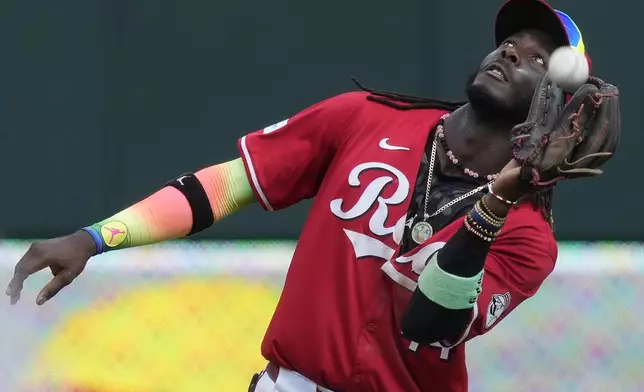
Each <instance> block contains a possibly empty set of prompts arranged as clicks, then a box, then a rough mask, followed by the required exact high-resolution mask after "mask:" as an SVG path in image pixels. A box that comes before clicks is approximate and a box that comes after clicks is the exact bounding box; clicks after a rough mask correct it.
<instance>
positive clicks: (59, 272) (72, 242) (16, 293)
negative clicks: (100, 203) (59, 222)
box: [6, 231, 96, 305]
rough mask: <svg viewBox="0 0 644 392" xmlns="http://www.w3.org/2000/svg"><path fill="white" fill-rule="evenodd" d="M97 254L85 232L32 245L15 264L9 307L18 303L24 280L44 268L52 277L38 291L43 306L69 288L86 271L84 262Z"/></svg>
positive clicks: (94, 246) (94, 245) (39, 303)
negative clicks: (47, 269)
mask: <svg viewBox="0 0 644 392" xmlns="http://www.w3.org/2000/svg"><path fill="white" fill-rule="evenodd" d="M94 254H96V244H95V243H94V240H93V239H92V237H91V236H90V235H89V234H88V233H87V232H85V231H78V232H76V233H74V234H71V235H69V236H65V237H59V238H54V239H50V240H46V241H39V242H35V243H34V244H32V245H31V246H30V247H29V250H27V253H25V254H24V256H22V258H21V259H20V261H18V264H16V267H15V270H14V274H13V278H12V279H11V282H9V286H8V287H7V291H6V294H7V295H8V296H9V297H10V302H11V304H12V305H14V304H16V303H17V302H18V300H19V299H20V292H21V291H22V286H23V284H24V282H25V280H26V279H27V278H28V277H29V276H31V275H33V274H35V273H36V272H38V271H40V270H43V269H45V268H47V267H49V269H50V270H51V273H52V274H53V275H54V277H53V278H52V279H51V281H49V283H47V285H45V287H44V288H43V289H42V290H41V291H40V293H39V294H38V297H37V299H36V303H37V304H38V305H42V304H44V303H45V302H47V301H48V300H49V299H50V298H52V297H53V296H55V295H56V294H58V292H59V291H60V290H62V289H63V288H64V287H65V286H67V285H69V284H70V283H71V282H72V281H73V280H74V279H75V278H76V277H77V276H78V275H80V273H81V272H83V270H84V269H85V266H86V265H87V261H88V260H89V258H90V257H92V256H93V255H94Z"/></svg>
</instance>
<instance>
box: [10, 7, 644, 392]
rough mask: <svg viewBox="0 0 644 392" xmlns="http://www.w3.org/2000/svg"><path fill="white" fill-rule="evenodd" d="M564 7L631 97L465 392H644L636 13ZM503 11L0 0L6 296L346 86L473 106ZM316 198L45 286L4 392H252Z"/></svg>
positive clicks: (558, 207)
mask: <svg viewBox="0 0 644 392" xmlns="http://www.w3.org/2000/svg"><path fill="white" fill-rule="evenodd" d="M551 3H552V4H553V6H555V7H556V8H559V9H561V10H563V11H565V12H567V13H568V14H569V15H571V16H572V17H573V18H574V19H575V21H576V22H577V24H578V25H579V27H580V28H581V30H582V32H583V33H584V40H585V43H586V47H587V49H588V51H589V53H590V55H591V57H592V58H593V64H594V74H596V75H597V76H599V77H601V78H604V79H605V80H607V81H609V82H611V83H613V84H615V85H617V86H618V87H619V88H620V91H621V108H622V140H621V143H620V148H619V151H618V155H617V156H616V157H615V158H614V159H613V160H612V161H611V162H610V163H609V164H608V165H607V166H606V170H605V171H606V175H605V176H602V177H601V178H598V179H592V180H579V181H575V182H574V183H564V184H562V185H561V186H559V187H558V190H557V193H556V197H555V220H556V224H557V231H556V236H557V239H558V241H560V258H559V260H558V266H557V269H556V270H555V272H554V273H553V275H552V276H551V277H550V278H549V279H548V281H547V282H546V283H545V284H544V286H543V288H542V289H541V291H540V292H539V294H538V295H537V296H536V297H535V298H534V299H532V300H530V301H528V302H526V303H525V304H524V305H522V306H521V307H520V308H519V309H518V310H517V311H516V313H514V314H513V315H511V316H510V317H508V318H507V319H506V320H505V321H504V322H503V323H501V324H500V325H499V326H498V327H497V328H495V329H494V330H493V331H492V332H490V333H489V334H487V335H485V337H483V338H480V339H476V340H474V341H472V342H471V343H469V344H468V367H469V369H470V380H471V391H473V392H483V391H495V392H505V391H508V392H510V391H526V392H529V391H535V392H536V391H584V392H590V391H597V392H621V391H624V392H637V391H644V374H643V373H642V372H641V370H640V369H641V365H642V363H643V362H644V327H643V326H642V322H641V320H642V314H644V305H642V301H641V297H642V296H644V247H643V242H642V241H644V227H643V225H642V221H643V219H642V218H644V213H643V212H642V207H641V201H640V200H641V195H642V192H643V191H644V185H643V184H642V181H641V177H642V176H641V173H639V171H640V167H641V161H640V160H638V159H637V158H639V157H640V156H641V151H644V137H642V136H641V135H640V134H639V132H640V131H642V129H641V121H637V122H636V116H635V114H638V110H641V109H638V108H639V105H641V98H637V97H636V94H637V93H640V92H641V91H644V79H642V78H641V77H639V74H640V68H641V64H642V61H644V52H642V50H641V48H642V47H644V25H643V24H641V23H640V16H641V15H642V14H644V3H642V2H633V1H627V0H613V1H611V2H610V4H607V3H606V2H604V1H599V0H587V1H584V2H580V1H573V0H568V1H563V0H561V1H552V2H551ZM500 4H501V2H500V1H465V0H450V1H446V0H443V1H421V0H409V1H406V2H402V3H394V2H391V1H384V0H371V1H368V2H367V1H353V2H342V1H340V0H329V1H326V2H315V3H312V2H296V1H291V0H274V1H271V2H260V1H249V0H235V1H232V0H219V1H203V0H181V1H179V0H155V1H150V0H138V1H132V0H130V1H126V0H82V1H81V0H68V1H66V2H64V3H61V2H45V1H34V0H22V1H17V0H3V1H2V2H0V48H2V58H1V59H0V70H2V72H0V86H1V88H0V129H1V132H0V148H2V154H0V167H2V168H3V169H4V170H3V186H2V188H3V191H2V192H0V209H1V210H0V238H2V239H1V240H0V286H1V287H2V288H3V290H4V287H5V286H6V284H7V283H8V281H9V279H10V276H11V274H12V270H13V266H14V264H15V263H16V262H17V260H18V259H19V258H20V256H21V255H22V254H23V253H24V251H25V250H26V248H27V246H28V244H29V243H30V241H32V240H34V239H40V238H49V237H54V236H59V235H64V234H68V233H70V232H72V231H75V230H76V229H77V228H79V227H82V226H85V225H87V224H90V223H93V222H96V221H99V220H101V219H103V218H105V217H107V216H109V215H112V214H113V213H115V212H117V211H119V210H121V209H123V208H125V207H127V206H128V205H130V204H132V203H133V202H135V201H138V200H140V199H141V198H143V197H145V196H147V195H149V194H150V193H152V192H154V191H155V190H157V189H158V188H159V187H161V186H162V185H163V184H164V183H165V182H166V181H167V180H169V179H171V178H173V177H175V176H176V175H178V174H181V173H184V172H186V171H193V170H196V169H199V168H201V167H205V166H208V165H211V164H214V163H218V162H222V161H225V160H229V159H232V158H235V157H236V156H237V149H236V140H237V139H238V138H239V137H241V136H243V135H244V134H246V133H249V132H251V131H254V130H256V129H259V128H262V127H265V126H267V125H270V124H273V123H275V122H277V121H280V120H282V119H284V118H286V117H287V116H289V115H291V114H293V113H296V112H297V111H299V110H301V109H304V108H305V107H307V106H308V105H310V104H313V103H315V102H317V101H320V100H322V99H324V98H327V97H329V96H332V95H335V94H338V93H342V92H345V91H348V90H352V89H354V86H353V85H352V84H351V82H350V80H349V77H350V76H351V75H353V76H355V77H357V78H358V79H359V80H360V81H361V82H363V83H365V84H366V85H368V86H371V87H376V88H380V89H386V90H395V91H401V92H407V93H412V94H422V95H426V96H432V97H441V98H445V99H462V98H463V97H464V87H465V80H466V76H467V75H468V73H469V72H471V71H472V70H473V69H474V67H477V66H478V64H479V62H480V60H481V59H482V58H483V57H484V55H486V54H487V53H488V52H489V51H490V50H492V48H493V20H494V16H495V13H496V10H497V9H498V7H499V5H500ZM638 48H640V49H638ZM309 206H310V203H302V204H301V205H299V206H296V207H295V208H292V209H289V210H288V211H282V212H277V213H266V212H263V211H262V210H261V209H260V208H259V206H253V207H250V208H248V209H246V210H244V211H242V212H240V213H238V214H237V215H236V216H234V217H232V218H229V219H226V220H225V221H223V222H220V223H219V224H217V225H215V226H214V227H213V228H212V229H210V230H208V231H206V232H204V233H202V234H200V235H199V236H197V237H196V238H194V239H192V240H191V241H178V242H172V243H168V244H164V245H158V246H150V247H145V248H138V249H129V250H125V251H120V252H113V253H110V254H106V255H102V256H99V257H97V258H96V259H94V260H93V261H92V262H91V263H90V265H89V267H88V269H87V271H86V272H85V273H84V274H83V276H82V277H81V278H79V279H78V280H77V281H76V282H74V284H73V285H72V286H70V287H69V288H67V289H66V290H64V292H62V293H61V294H60V295H59V297H57V299H56V300H54V301H52V302H51V303H48V304H47V305H46V306H44V307H42V308H37V307H36V306H35V296H36V294H37V292H38V290H39V289H40V288H41V287H42V285H43V284H44V282H45V281H46V280H47V274H45V273H43V274H41V275H37V276H36V277H35V278H33V279H31V280H30V281H29V282H28V284H27V286H26V287H25V290H24V295H23V300H22V301H21V302H20V303H19V304H18V305H16V306H15V307H10V306H9V305H8V301H4V300H3V301H0V391H2V392H18V391H20V392H22V391H29V392H41V391H56V392H63V391H64V392H69V391H85V392H87V391H92V392H124V391H128V392H129V391H132V392H166V391H172V392H201V391H213V390H216V391H231V392H235V391H245V390H246V388H247V385H248V381H249V378H250V376H251V375H252V373H253V372H255V371H258V370H260V369H262V368H263V366H264V364H265V362H264V360H263V359H262V358H261V356H260V354H259V345H260V342H261V339H262V336H263V333H264V330H265V328H266V326H267V323H268V321H269V319H270V317H271V314H272V311H273V309H274V307H275V304H276V301H277V299H278V297H279V294H280V287H281V285H282V284H283V279H284V275H285V272H286V270H287V268H288V263H289V260H290V256H291V254H292V252H293V247H294V244H295V240H296V239H297V236H298V233H299V230H300V228H301V226H302V223H303V222H304V219H305V218H306V214H307V212H308V209H309Z"/></svg>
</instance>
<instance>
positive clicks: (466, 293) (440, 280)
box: [418, 252, 483, 310]
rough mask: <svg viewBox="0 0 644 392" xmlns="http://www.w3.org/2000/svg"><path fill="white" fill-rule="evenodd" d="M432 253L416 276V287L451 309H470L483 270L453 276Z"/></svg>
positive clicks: (473, 303)
mask: <svg viewBox="0 0 644 392" xmlns="http://www.w3.org/2000/svg"><path fill="white" fill-rule="evenodd" d="M438 253H440V252H437V253H436V254H434V256H433V257H432V259H431V260H430V261H429V263H428V264H427V266H426V267H425V270H424V271H423V272H422V273H421V274H420V277H419V278H418V288H419V289H420V291H421V292H422V293H423V294H425V296H426V297H427V298H429V299H430V300H432V301H433V302H435V303H437V304H439V305H441V306H443V307H445V308H447V309H452V310H459V309H471V308H473V307H474V305H475V304H476V300H477V299H478V297H479V294H480V293H481V288H482V284H483V271H481V272H479V273H478V274H477V275H475V276H473V277H471V278H463V277H460V276H454V275H452V274H450V273H447V272H445V271H443V270H442V269H441V268H440V266H439V265H438Z"/></svg>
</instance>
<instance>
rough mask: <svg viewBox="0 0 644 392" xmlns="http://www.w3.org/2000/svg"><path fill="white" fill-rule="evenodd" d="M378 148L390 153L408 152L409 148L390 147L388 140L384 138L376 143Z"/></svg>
mask: <svg viewBox="0 0 644 392" xmlns="http://www.w3.org/2000/svg"><path fill="white" fill-rule="evenodd" d="M378 146H379V147H380V148H382V149H383V150H390V151H400V150H402V151H409V148H407V147H401V146H392V145H391V144H389V138H388V137H386V138H384V139H382V140H381V141H380V143H378Z"/></svg>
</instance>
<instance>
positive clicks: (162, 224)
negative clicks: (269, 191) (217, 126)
mask: <svg viewBox="0 0 644 392" xmlns="http://www.w3.org/2000/svg"><path fill="white" fill-rule="evenodd" d="M190 181H191V179H190V178H184V179H182V178H181V177H180V178H178V180H177V182H175V185H177V187H178V188H179V189H182V190H179V189H178V188H175V187H172V186H166V187H164V188H162V189H161V190H159V191H158V192H156V193H154V194H152V195H151V196H149V197H148V198H146V199H144V200H142V201H140V202H138V203H136V204H134V205H132V206H131V207H129V208H127V209H125V210H123V211H121V212H119V213H117V214H116V215H114V216H112V217H110V218H108V219H105V220H103V221H101V222H98V223H96V224H94V225H92V226H90V227H87V228H85V230H86V231H88V232H89V233H90V234H91V235H92V237H93V238H94V241H95V242H96V243H97V253H102V252H105V251H109V250H113V249H122V248H128V247H133V246H141V245H148V244H153V243H157V242H162V241H166V240H171V239H175V238H180V237H184V236H186V235H188V234H190V233H191V231H193V230H194V227H195V226H194V225H195V223H196V224H199V225H201V226H204V225H208V224H209V223H212V222H216V221H218V220H221V219H223V218H224V217H226V216H228V215H231V214H232V213H234V212H235V211H238V210H239V209H241V208H243V207H244V206H246V205H248V204H250V203H252V202H253V201H254V196H253V192H252V189H251V187H250V184H249V183H248V179H247V176H246V173H245V169H244V165H243V162H242V161H241V159H237V160H234V161H230V162H226V163H223V164H219V165H215V166H211V167H208V168H205V169H202V170H200V171H198V172H196V173H195V174H194V178H193V179H192V182H190ZM184 183H185V184H188V183H189V184H190V185H191V186H190V187H189V188H187V189H188V191H187V192H188V193H187V194H186V188H184V187H183V186H184ZM187 195H189V196H190V198H191V201H189V197H188V196H187ZM195 200H196V205H197V207H195ZM200 201H201V203H200ZM195 208H198V209H200V210H201V211H195ZM195 213H197V214H199V215H197V217H198V218H199V219H200V221H199V222H195V220H196V219H193V215H194V214H195ZM207 214H211V215H210V216H208V215H207ZM204 215H205V220H203V219H202V218H201V217H203V216H204ZM204 222H205V223H204ZM202 228H205V227H202Z"/></svg>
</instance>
